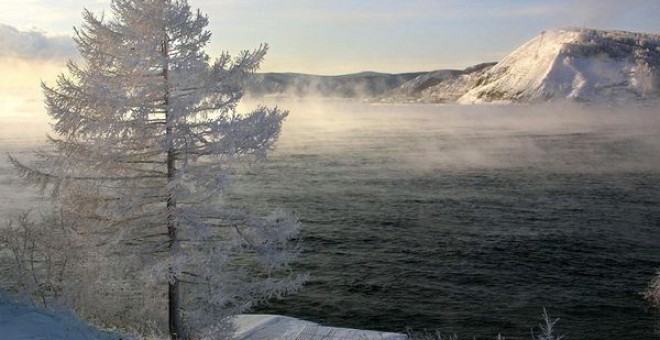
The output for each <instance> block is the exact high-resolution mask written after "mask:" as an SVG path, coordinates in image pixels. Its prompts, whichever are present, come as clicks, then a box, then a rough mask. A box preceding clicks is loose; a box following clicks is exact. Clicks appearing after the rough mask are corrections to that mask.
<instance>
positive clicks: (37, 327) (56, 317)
mask: <svg viewBox="0 0 660 340" xmlns="http://www.w3.org/2000/svg"><path fill="white" fill-rule="evenodd" d="M0 339H7V340H118V339H126V337H123V336H122V335H120V334H118V333H115V332H109V331H101V330H99V329H97V328H95V327H93V326H91V325H89V324H87V323H85V322H84V321H81V320H80V319H78V318H76V317H75V316H73V315H70V314H67V313H51V312H47V311H43V310H40V309H37V308H35V307H32V306H28V305H24V304H20V303H16V302H13V301H10V300H9V299H7V298H5V297H0Z"/></svg>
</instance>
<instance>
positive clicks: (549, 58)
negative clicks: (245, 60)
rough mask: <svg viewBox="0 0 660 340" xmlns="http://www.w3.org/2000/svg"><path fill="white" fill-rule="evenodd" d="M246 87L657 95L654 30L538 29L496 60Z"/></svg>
mask: <svg viewBox="0 0 660 340" xmlns="http://www.w3.org/2000/svg"><path fill="white" fill-rule="evenodd" d="M259 77H260V79H258V80H259V81H260V83H257V84H259V85H256V86H254V87H253V90H252V91H251V93H255V94H258V95H273V94H275V95H290V96H291V95H293V96H305V95H310V94H314V95H316V96H319V97H349V98H354V97H362V98H372V99H379V100H386V101H418V102H458V103H464V104H472V103H488V102H515V103H535V102H546V101H558V100H571V101H584V102H590V101H602V100H607V101H613V100H614V101H629V100H643V99H653V98H660V34H650V33H633V32H625V31H605V30H594V29H582V28H565V29H557V30H550V31H545V32H542V33H541V34H539V35H538V36H537V37H535V38H534V39H532V40H530V41H529V42H527V43H525V44H523V45H522V46H520V47H519V48H517V49H516V50H515V51H513V52H512V53H511V54H509V55H508V56H506V57H505V58H504V59H503V60H502V61H500V62H498V63H484V64H479V65H476V66H473V67H469V68H467V69H465V70H439V71H432V72H419V73H406V74H384V73H375V72H363V73H358V74H353V75H344V76H334V77H333V76H313V75H300V74H291V73H288V74H281V73H268V74H262V75H259Z"/></svg>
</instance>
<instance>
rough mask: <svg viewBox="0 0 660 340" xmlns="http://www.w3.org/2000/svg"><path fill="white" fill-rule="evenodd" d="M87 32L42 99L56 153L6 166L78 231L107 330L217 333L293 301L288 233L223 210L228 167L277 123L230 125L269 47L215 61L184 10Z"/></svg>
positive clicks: (250, 118) (140, 6)
mask: <svg viewBox="0 0 660 340" xmlns="http://www.w3.org/2000/svg"><path fill="white" fill-rule="evenodd" d="M83 19H84V24H83V25H82V27H81V28H79V29H76V30H75V42H76V43H77V45H78V49H79V51H80V54H81V55H82V57H83V63H81V64H76V63H74V62H69V63H68V74H69V75H61V76H60V77H59V78H58V79H57V83H56V85H55V86H52V87H51V86H46V85H44V86H43V89H44V93H45V97H46V106H47V111H48V114H49V115H50V116H51V118H52V119H53V120H54V125H53V127H54V131H55V135H54V136H52V137H50V138H49V141H50V144H51V146H52V149H49V150H48V151H46V152H41V153H40V154H39V156H40V159H39V161H38V163H36V164H33V165H29V166H26V165H23V164H21V163H20V162H18V161H17V160H16V159H13V158H12V159H11V160H12V162H13V163H14V164H15V165H16V167H17V168H18V169H19V170H20V173H21V175H22V176H23V177H24V178H26V179H27V180H28V181H29V182H31V183H32V184H34V185H36V186H39V187H41V188H51V189H52V193H53V195H54V197H55V198H56V202H58V203H59V205H60V206H61V207H62V208H63V209H64V211H65V212H66V214H67V216H68V217H69V218H70V219H72V220H75V221H76V225H79V226H80V228H79V231H80V233H81V234H83V235H84V236H85V237H84V240H85V244H86V245H87V246H88V247H89V249H88V253H89V254H90V255H91V256H90V257H89V258H87V261H88V264H87V265H86V266H85V267H86V268H87V269H88V272H87V273H86V275H90V276H94V279H92V280H94V282H96V287H99V288H98V289H97V290H98V291H96V292H95V293H96V294H105V295H106V299H107V300H106V301H105V302H108V301H114V303H115V304H116V305H117V306H116V307H115V309H114V313H115V314H116V317H117V318H125V319H126V320H128V319H130V318H135V317H138V318H139V317H145V316H146V317H147V318H148V319H150V320H142V319H138V320H135V321H136V322H137V321H139V322H140V323H143V324H144V323H146V322H147V321H150V322H155V323H157V324H158V323H159V318H160V319H162V320H165V319H167V323H168V331H169V334H170V336H171V337H172V338H173V339H174V338H188V337H199V336H203V335H204V334H212V333H213V332H216V333H217V332H219V331H226V330H227V328H226V327H227V325H228V323H223V322H221V321H227V320H228V319H229V316H231V315H234V314H237V313H241V312H243V311H245V310H246V309H248V308H250V307H251V306H253V305H254V304H255V303H258V302H262V301H264V300H265V299H267V298H270V297H273V296H280V295H282V294H285V293H289V292H291V291H293V290H295V289H297V288H298V287H300V285H301V284H302V282H303V281H304V275H296V274H293V273H290V272H289V270H288V264H289V263H290V262H291V261H292V260H293V259H294V258H295V257H296V256H297V254H298V252H299V249H298V247H297V245H296V244H292V243H291V242H290V240H291V239H292V238H294V237H295V236H296V235H297V223H296V221H295V219H292V218H291V217H290V216H287V215H286V214H282V213H275V214H273V215H271V216H268V217H265V218H260V217H255V216H252V215H250V214H248V213H246V212H244V211H238V210H232V209H227V208H223V206H222V204H221V199H220V198H219V197H220V195H221V194H222V192H223V190H224V189H226V186H227V176H228V175H229V174H230V172H231V171H232V167H231V165H232V164H235V163H236V162H240V161H251V160H258V159H261V158H263V157H264V156H265V155H266V154H267V152H268V151H269V150H271V149H272V148H273V146H274V143H275V141H276V139H277V137H278V135H279V132H280V129H281V125H282V122H283V120H284V119H285V117H286V116H287V112H286V111H281V110H278V109H276V108H275V109H270V108H266V107H260V108H258V109H257V110H256V111H254V112H250V113H247V114H239V113H238V112H237V104H238V102H239V100H240V99H241V97H242V95H243V85H244V84H245V82H246V80H247V78H248V77H249V76H250V75H251V74H252V73H253V72H254V71H255V70H257V68H258V67H259V64H260V62H261V60H262V59H263V57H264V54H265V53H266V50H267V46H266V45H262V46H260V47H259V48H258V49H256V50H254V51H243V52H241V53H240V54H239V55H238V57H236V58H233V59H232V58H231V57H230V56H229V55H228V54H226V53H225V54H222V55H221V56H220V57H219V58H218V59H217V60H215V61H211V60H210V58H209V56H208V55H207V54H206V52H205V51H204V48H205V46H206V45H207V43H208V42H209V39H210V37H211V34H210V32H209V31H207V30H206V26H207V24H208V19H207V17H206V16H205V15H203V14H201V13H200V12H199V11H197V12H192V11H191V8H190V6H189V5H188V3H187V1H186V0H112V3H111V14H110V15H109V16H108V17H104V16H103V15H101V16H97V15H94V14H93V13H90V12H89V11H84V12H83ZM90 284H94V283H93V282H90ZM80 294H81V295H82V294H83V293H80ZM92 295H93V294H92ZM79 298H80V297H79ZM96 298H99V299H103V297H98V295H96V296H95V297H91V296H90V297H88V298H87V299H88V300H93V299H96ZM81 299H82V298H81ZM100 301H103V300H100ZM84 309H85V311H84V312H86V313H87V314H88V315H92V316H93V317H97V318H99V319H103V318H104V317H107V316H104V315H100V314H102V313H103V312H102V311H100V310H98V309H101V308H100V307H99V308H98V309H97V310H94V308H93V307H92V306H89V303H88V304H87V305H86V306H85V307H84ZM152 309H153V310H152ZM140 310H141V311H142V312H143V315H135V316H134V315H132V314H139V313H140V312H137V311H140ZM95 313H96V314H95ZM106 313H107V312H106ZM126 320H125V321H126ZM127 322H128V321H127ZM161 324H164V321H163V322H161Z"/></svg>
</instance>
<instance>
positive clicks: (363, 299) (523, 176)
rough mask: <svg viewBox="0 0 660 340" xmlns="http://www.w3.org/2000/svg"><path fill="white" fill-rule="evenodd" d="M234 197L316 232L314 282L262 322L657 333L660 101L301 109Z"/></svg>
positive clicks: (308, 105)
mask: <svg viewBox="0 0 660 340" xmlns="http://www.w3.org/2000/svg"><path fill="white" fill-rule="evenodd" d="M282 106H284V107H288V108H290V109H291V110H292V114H291V117H290V118H289V121H288V122H287V123H286V127H285V129H284V131H283V134H282V138H281V141H280V144H279V147H278V149H277V151H276V152H275V153H274V154H273V155H272V157H271V158H270V159H269V161H268V162H267V163H266V164H264V165H262V166H260V167H259V168H257V169H254V170H252V171H250V172H248V173H246V174H244V175H242V176H240V177H237V178H235V181H234V189H233V190H232V192H231V195H230V197H229V202H230V204H232V205H236V206H244V207H249V208H251V209H253V210H258V211H268V210H270V209H275V208H284V209H286V210H290V211H293V212H295V213H296V214H297V215H298V216H299V218H300V221H301V222H302V223H303V227H302V236H303V237H304V244H305V251H304V254H303V255H302V257H301V259H300V261H299V263H298V264H297V265H296V266H295V269H296V270H300V271H306V272H309V274H310V275H311V281H310V282H309V283H308V284H307V285H306V286H305V288H304V289H303V290H302V291H301V292H300V293H299V294H297V295H293V296H290V297H287V298H285V299H284V300H281V301H276V302H273V303H272V304H271V305H270V306H267V307H264V308H260V309H259V310H257V311H258V312H267V313H278V314H285V315H289V316H295V317H299V318H303V319H308V320H312V321H317V322H320V323H323V324H325V325H332V326H341V327H354V328H368V329H379V330H388V331H403V330H405V329H406V328H413V329H440V330H442V331H443V332H445V333H456V334H458V335H460V336H461V338H469V339H471V338H472V337H477V338H484V339H486V338H488V339H493V338H494V337H495V336H496V335H497V334H498V333H502V335H504V336H506V337H507V339H509V338H510V339H518V338H529V334H530V328H531V327H534V326H536V325H537V324H538V322H539V319H540V314H541V312H542V309H543V307H545V308H547V309H548V312H549V314H550V315H551V316H553V317H556V318H560V319H561V320H560V321H559V323H558V324H557V329H558V330H559V332H560V333H561V334H564V335H565V336H566V338H567V339H605V338H608V339H654V338H657V337H658V336H657V333H655V332H656V331H655V330H656V329H658V328H659V326H660V313H658V312H657V311H655V310H653V309H650V308H649V307H648V305H647V304H646V303H645V301H644V300H643V297H642V296H641V292H643V291H644V289H645V287H646V286H647V284H648V283H649V281H650V280H651V278H652V277H653V274H654V273H655V272H656V270H658V269H660V112H657V111H658V110H657V108H636V109H621V108H597V109H596V108H580V107H571V106H544V107H532V106H516V107H511V106H479V107H457V106H441V105H436V106H433V105H377V104H365V103H359V102H333V101H325V102H311V101H300V102H289V103H285V104H282Z"/></svg>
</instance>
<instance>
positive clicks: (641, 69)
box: [458, 29, 660, 103]
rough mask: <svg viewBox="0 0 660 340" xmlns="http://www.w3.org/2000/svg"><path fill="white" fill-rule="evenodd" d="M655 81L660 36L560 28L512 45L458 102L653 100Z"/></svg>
mask: <svg viewBox="0 0 660 340" xmlns="http://www.w3.org/2000/svg"><path fill="white" fill-rule="evenodd" d="M659 85H660V35H657V34H644V33H631V32H622V31H599V30H588V29H562V30H553V31H547V32H543V33H541V34H540V35H539V36H537V37H536V38H534V39H532V40H531V41H529V42H528V43H526V44H524V45H523V46H521V47H519V48H518V49H516V50H515V51H514V52H513V53H511V54H510V55H508V56H507V57H506V58H504V59H503V60H502V61H501V62H499V63H498V64H497V65H495V66H494V67H492V68H491V69H490V70H488V71H487V72H485V74H484V75H483V77H481V78H480V79H479V80H478V81H477V83H476V84H475V86H473V87H472V88H471V89H470V90H469V91H467V93H465V94H464V95H463V96H461V97H460V98H459V99H458V102H460V103H481V102H497V101H506V102H543V101H549V100H564V99H570V100H578V101H595V100H601V99H608V100H626V99H639V98H653V97H658V96H659V95H660V91H659Z"/></svg>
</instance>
